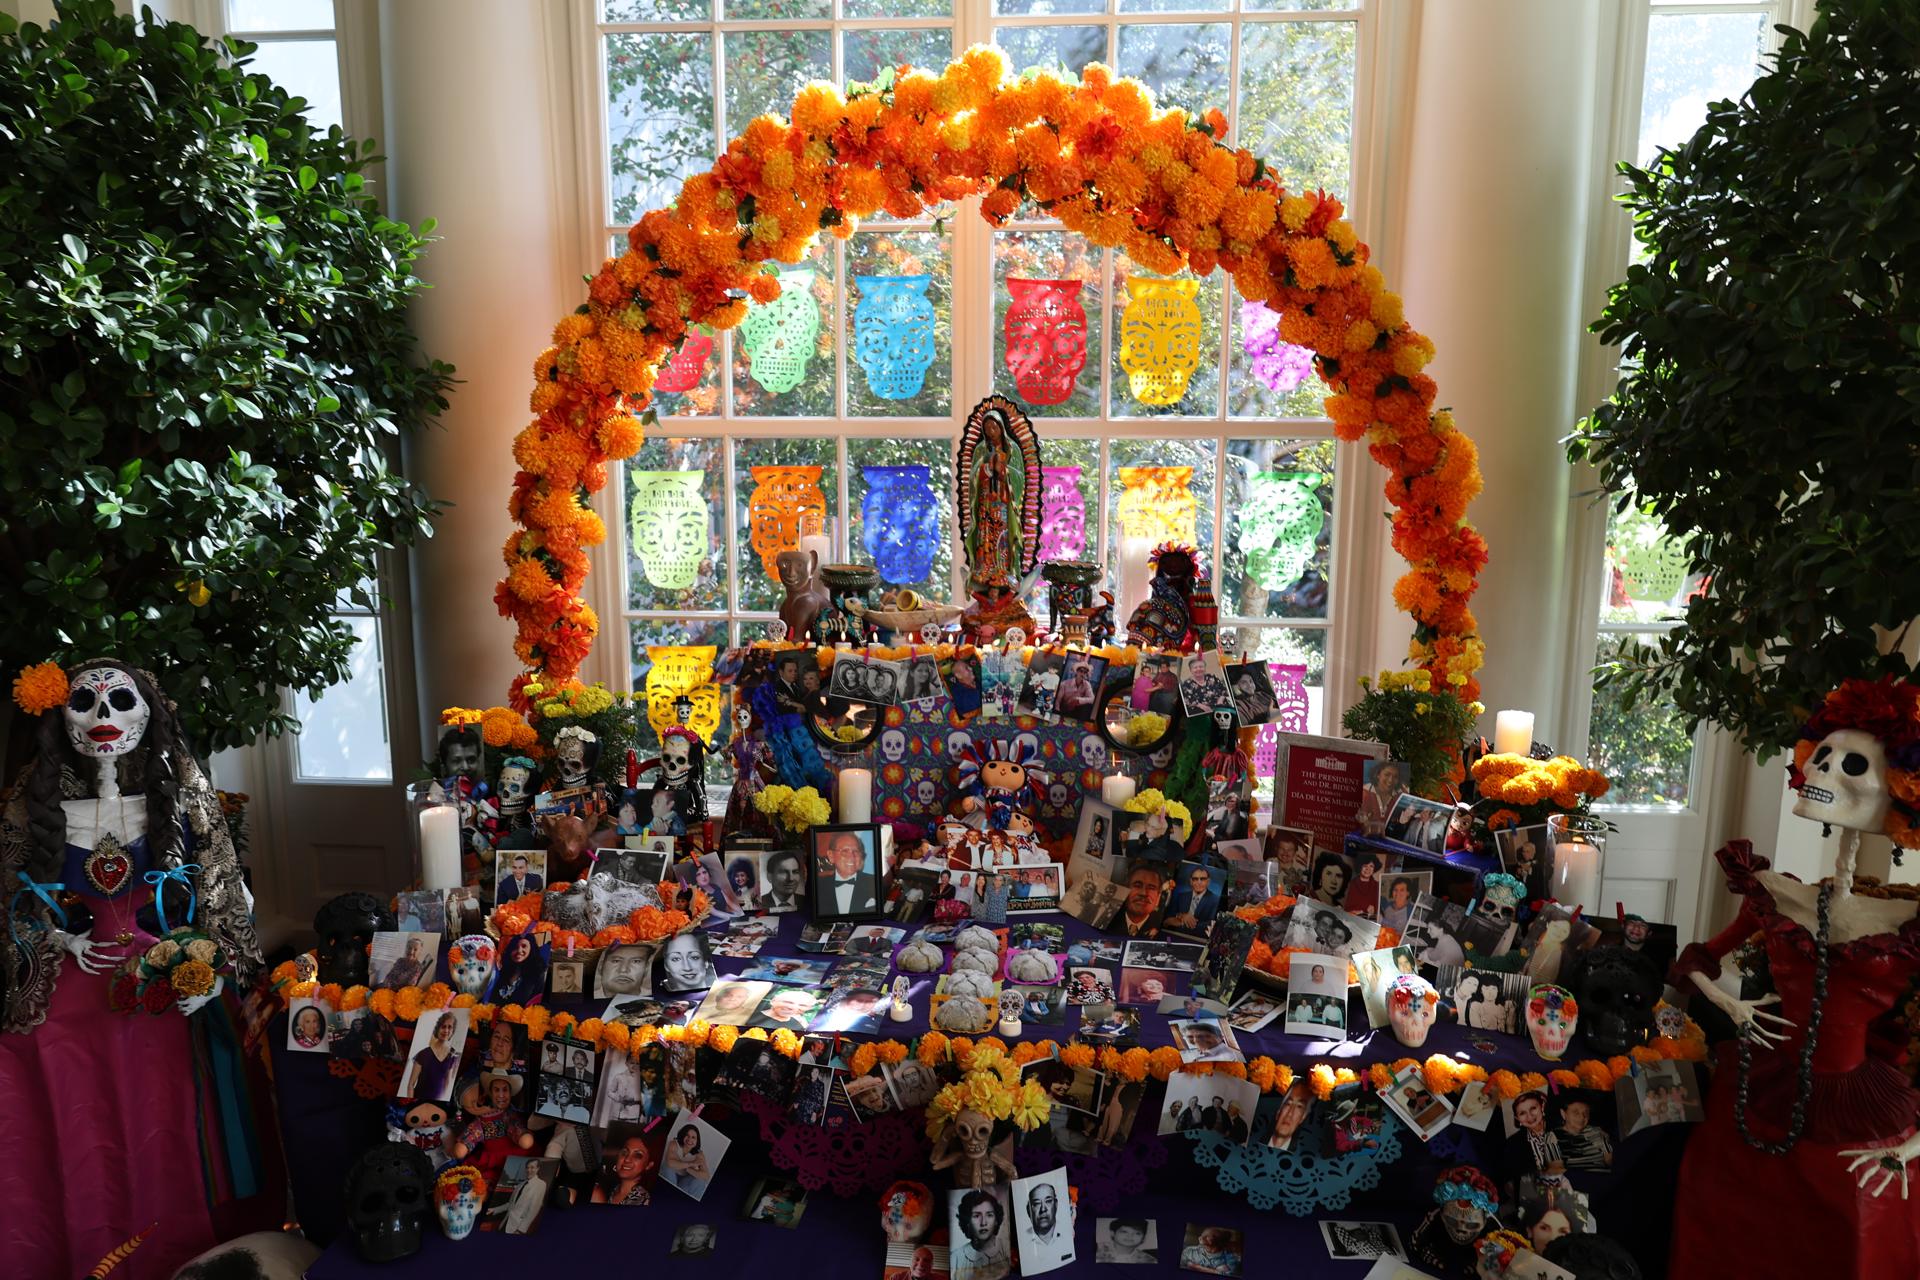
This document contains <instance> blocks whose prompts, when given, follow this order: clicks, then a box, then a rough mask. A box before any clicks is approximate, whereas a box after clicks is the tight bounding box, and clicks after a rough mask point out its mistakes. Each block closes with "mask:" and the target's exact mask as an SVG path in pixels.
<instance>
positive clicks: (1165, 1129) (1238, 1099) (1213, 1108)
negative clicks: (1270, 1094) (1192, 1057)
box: [1159, 1071, 1260, 1143]
mask: <svg viewBox="0 0 1920 1280" xmlns="http://www.w3.org/2000/svg"><path fill="white" fill-rule="evenodd" d="M1259 1109H1260V1086H1259V1085H1257V1084H1255V1083H1253V1081H1251V1080H1241V1079H1238V1078H1236V1077H1234V1076H1230V1075H1226V1074H1224V1073H1221V1072H1214V1073H1211V1074H1208V1075H1198V1074H1196V1073H1194V1072H1191V1071H1176V1072H1174V1073H1173V1074H1172V1075H1170V1076H1168V1077H1167V1096H1166V1101H1165V1102H1164V1103H1163V1104H1162V1105H1161V1108H1160V1127H1159V1133H1160V1135H1161V1136H1162V1137H1164V1136H1166V1135H1167V1134H1169V1133H1186V1132H1188V1131H1190V1130H1195V1129H1203V1130H1206V1131H1207V1132H1209V1133H1217V1134H1219V1135H1221V1136H1222V1137H1224V1138H1228V1139H1231V1140H1232V1141H1235V1142H1240V1143H1244V1142H1246V1141H1247V1140H1248V1139H1249V1138H1251V1137H1252V1136H1253V1117H1254V1113H1255V1112H1256V1111H1258V1110H1259Z"/></svg>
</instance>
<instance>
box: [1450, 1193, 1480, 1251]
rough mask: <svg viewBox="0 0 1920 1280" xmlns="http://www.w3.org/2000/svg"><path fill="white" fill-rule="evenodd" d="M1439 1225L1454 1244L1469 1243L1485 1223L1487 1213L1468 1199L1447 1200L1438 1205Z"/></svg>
mask: <svg viewBox="0 0 1920 1280" xmlns="http://www.w3.org/2000/svg"><path fill="white" fill-rule="evenodd" d="M1440 1225H1441V1226H1443V1227H1445V1228H1446V1229H1447V1235H1448V1236H1449V1237H1450V1238H1451V1239H1452V1240H1453V1242H1454V1243H1455V1244H1471V1243H1473V1240H1474V1238H1475V1237H1476V1236H1478V1235H1479V1234H1480V1229H1481V1228H1482V1227H1484V1226H1486V1225H1487V1215H1486V1213H1485V1212H1484V1211H1483V1210H1482V1209H1480V1207H1479V1206H1478V1205H1475V1204H1474V1203H1473V1202H1472V1201H1470V1200H1449V1201H1447V1202H1446V1203H1445V1204H1443V1205H1441V1206H1440Z"/></svg>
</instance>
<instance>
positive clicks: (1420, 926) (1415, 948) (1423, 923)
mask: <svg viewBox="0 0 1920 1280" xmlns="http://www.w3.org/2000/svg"><path fill="white" fill-rule="evenodd" d="M1466 919H1467V909H1466V907H1465V906H1463V905H1461V904H1460V903H1458V902H1455V901H1453V900H1452V899H1450V898H1442V897H1440V896H1438V895H1437V894H1432V893H1423V894H1421V895H1420V896H1419V897H1418V898H1417V899H1415V900H1414V904H1413V914H1412V915H1411V916H1409V917H1407V928H1406V932H1404V933H1402V934H1401V935H1400V940H1401V941H1402V942H1403V943H1405V944H1406V945H1407V947H1408V948H1409V949H1411V950H1412V952H1413V958H1414V959H1415V960H1417V961H1419V962H1420V963H1421V964H1424V965H1432V966H1433V967H1435V968H1438V967H1439V966H1441V965H1443V964H1460V963H1462V962H1464V961H1465V960H1466V958H1467V950H1466V948H1465V947H1463V946H1461V945H1460V930H1461V927H1462V926H1463V925H1464V924H1465V923H1466Z"/></svg>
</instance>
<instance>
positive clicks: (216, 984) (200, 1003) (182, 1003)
mask: <svg viewBox="0 0 1920 1280" xmlns="http://www.w3.org/2000/svg"><path fill="white" fill-rule="evenodd" d="M226 985H227V980H226V979H225V978H224V977H221V976H220V975H219V974H215V975H214V978H213V990H211V991H209V992H207V994H205V995H203V996H181V997H180V998H179V999H178V1000H175V1001H174V1002H173V1004H174V1007H175V1008H176V1009H178V1010H180V1012H181V1013H184V1014H186V1015H187V1016H188V1017H192V1016H193V1015H194V1014H196V1013H198V1012H200V1010H201V1009H202V1008H204V1007H205V1006H206V1004H207V1002H208V1001H210V1000H214V999H217V998H218V997H219V995H220V992H221V991H222V990H224V989H225V988H226Z"/></svg>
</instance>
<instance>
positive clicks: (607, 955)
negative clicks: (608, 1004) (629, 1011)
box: [593, 942, 660, 1000]
mask: <svg viewBox="0 0 1920 1280" xmlns="http://www.w3.org/2000/svg"><path fill="white" fill-rule="evenodd" d="M659 949H660V944H659V943H657V942H627V943H621V944H619V945H616V946H611V947H608V948H606V949H605V950H604V951H602V952H601V953H600V962H599V963H598V964H596V965H595V966H594V970H593V994H594V996H595V997H596V998H598V999H602V1000H605V999H608V998H609V997H612V996H644V995H651V994H652V993H653V978H652V974H653V957H654V953H655V952H657V951H658V950H659Z"/></svg>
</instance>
